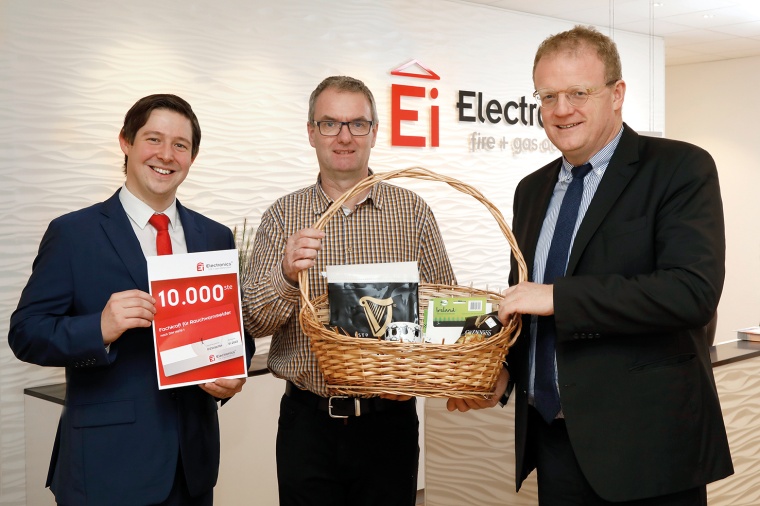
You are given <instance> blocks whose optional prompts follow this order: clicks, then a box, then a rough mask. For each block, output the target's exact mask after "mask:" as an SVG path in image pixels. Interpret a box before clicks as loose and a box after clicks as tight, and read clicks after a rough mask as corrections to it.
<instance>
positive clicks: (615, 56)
mask: <svg viewBox="0 0 760 506" xmlns="http://www.w3.org/2000/svg"><path fill="white" fill-rule="evenodd" d="M587 48H588V49H593V50H594V51H596V54H597V56H599V59H600V60H602V63H603V64H604V74H605V75H604V78H605V79H604V80H605V81H606V82H612V81H619V80H620V79H622V78H623V65H622V64H621V63H620V54H619V53H618V50H617V45H616V44H615V41H614V40H612V39H611V38H609V37H607V36H606V35H604V34H603V33H601V32H600V31H599V30H597V29H596V28H594V27H593V26H581V25H577V26H575V27H574V28H573V29H572V30H567V31H566V32H562V33H557V34H555V35H552V36H550V37H547V38H546V39H545V40H544V41H543V42H542V43H541V45H539V46H538V51H536V57H535V58H534V60H533V75H534V76H535V74H536V66H537V65H538V62H539V61H540V60H541V58H543V57H544V56H548V55H552V54H556V53H559V52H561V51H571V52H581V51H583V50H584V49H587Z"/></svg>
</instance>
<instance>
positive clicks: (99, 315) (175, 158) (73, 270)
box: [8, 95, 253, 506]
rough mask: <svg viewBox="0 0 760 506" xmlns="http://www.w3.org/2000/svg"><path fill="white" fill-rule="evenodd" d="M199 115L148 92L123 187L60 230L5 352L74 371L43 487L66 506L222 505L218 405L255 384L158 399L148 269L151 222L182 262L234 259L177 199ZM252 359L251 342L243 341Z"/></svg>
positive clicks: (214, 230)
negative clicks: (165, 226) (217, 490)
mask: <svg viewBox="0 0 760 506" xmlns="http://www.w3.org/2000/svg"><path fill="white" fill-rule="evenodd" d="M200 139H201V130H200V125H199V124H198V119H197V118H196V116H195V113H194V112H193V110H192V108H191V107H190V104H188V103H187V102H185V101H184V100H183V99H181V98H179V97H177V96H174V95H151V96H148V97H145V98H142V99H140V100H139V101H138V102H137V103H135V105H134V106H132V108H131V109H130V110H129V112H127V114H126V116H125V118H124V127H123V128H122V130H121V132H120V134H119V143H120V145H121V149H122V151H123V152H124V155H125V156H124V160H125V163H124V169H125V173H126V181H125V183H124V185H123V186H122V187H121V188H120V189H119V190H118V191H117V192H116V193H115V194H114V195H113V196H112V197H111V198H109V199H108V200H106V201H105V202H102V203H99V204H95V205H93V206H91V207H88V208H86V209H82V210H79V211H76V212H73V213H70V214H67V215H64V216H61V217H59V218H57V219H55V220H53V221H52V222H51V223H50V226H49V227H48V229H47V231H46V233H45V235H44V237H43V238H42V242H41V244H40V248H39V252H38V255H37V257H36V259H35V260H34V264H33V267H32V275H31V277H30V278H29V282H28V283H27V285H26V287H25V288H24V291H23V292H22V294H21V299H20V301H19V304H18V308H17V309H16V311H15V312H14V313H13V315H12V316H11V325H10V332H9V335H8V341H9V343H10V346H11V348H12V349H13V352H14V353H15V354H16V356H17V357H18V358H20V359H21V360H24V361H27V362H31V363H34V364H38V365H42V366H53V367H65V368H66V401H65V405H64V408H63V411H62V413H61V419H60V422H59V425H58V433H57V435H56V439H55V446H54V448H53V456H52V459H51V463H50V470H49V473H48V479H47V486H49V487H50V489H51V490H52V491H53V493H54V494H55V498H56V501H57V503H58V504H61V505H64V506H81V505H88V506H97V505H102V506H117V505H124V506H140V505H162V506H169V505H176V506H195V505H198V506H200V505H203V506H207V505H211V504H212V503H213V487H214V485H215V484H216V479H217V474H218V470H219V424H218V419H217V400H218V399H228V398H230V397H232V396H233V395H235V394H236V393H237V392H239V391H240V390H241V388H242V386H243V383H245V379H218V380H216V381H214V382H211V383H206V384H202V385H199V386H187V387H181V388H176V389H169V390H159V389H158V384H157V377H156V364H155V355H154V350H153V338H152V332H151V323H152V321H153V315H154V313H155V312H156V308H155V303H156V301H155V299H154V298H153V297H151V296H150V295H149V294H148V293H147V292H148V273H147V263H146V260H145V258H146V257H147V256H150V255H155V254H156V253H157V251H156V249H157V246H156V234H157V231H156V229H154V228H153V226H152V225H150V224H149V223H148V221H149V219H150V218H151V216H153V215H154V214H155V213H163V214H165V215H166V216H168V217H169V221H170V225H169V235H170V238H171V245H172V251H173V253H184V252H197V251H210V250H223V249H232V248H234V247H235V243H234V239H233V236H232V233H231V232H230V230H229V228H227V227H225V226H223V225H221V224H219V223H217V222H214V221H212V220H210V219H208V218H206V217H204V216H202V215H200V214H198V213H196V212H193V211H190V210H189V209H187V208H185V207H184V206H182V205H181V204H180V203H179V201H177V199H176V197H175V195H176V192H177V188H178V187H179V185H180V184H181V183H182V181H184V179H185V177H186V176H187V173H188V170H189V169H190V165H191V164H192V163H193V160H194V159H195V157H196V155H197V154H198V148H199V145H200ZM246 349H247V358H248V360H250V356H251V354H252V353H253V343H252V342H251V340H250V339H249V338H246Z"/></svg>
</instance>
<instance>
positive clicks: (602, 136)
mask: <svg viewBox="0 0 760 506" xmlns="http://www.w3.org/2000/svg"><path fill="white" fill-rule="evenodd" d="M605 76H606V74H605V68H604V63H602V60H601V59H599V57H598V56H597V54H596V52H595V51H594V50H593V49H590V48H588V47H585V48H580V49H579V50H578V51H568V50H562V51H560V52H555V53H550V54H547V55H545V56H543V57H542V58H541V59H540V60H539V61H538V63H537V64H536V67H535V71H534V73H533V83H534V85H535V87H536V89H537V90H544V89H549V90H554V91H563V90H566V89H567V88H570V87H572V86H576V85H580V86H582V87H583V88H588V89H591V90H594V91H593V92H592V93H591V95H590V97H589V99H588V102H586V103H585V104H583V105H581V106H572V105H570V104H569V103H568V101H567V97H566V96H565V94H564V93H560V96H559V101H558V102H557V105H556V106H555V107H554V108H553V109H548V110H547V109H543V108H542V109H541V115H542V118H543V122H544V129H545V130H546V135H547V136H548V137H549V140H551V141H552V143H553V144H554V145H555V146H556V147H557V149H559V150H560V151H561V152H562V154H563V155H564V156H565V158H566V159H567V161H568V162H570V163H572V164H573V165H582V164H584V163H586V162H588V161H589V159H590V158H591V157H592V156H593V155H595V154H596V153H598V152H599V151H600V150H601V149H602V148H603V147H604V146H605V145H607V144H608V143H609V142H610V141H611V140H612V139H613V138H614V137H615V135H617V133H618V132H619V131H620V127H621V126H622V124H623V117H622V108H623V99H624V97H625V82H623V81H617V82H616V83H615V84H612V85H610V86H605V85H604V83H605Z"/></svg>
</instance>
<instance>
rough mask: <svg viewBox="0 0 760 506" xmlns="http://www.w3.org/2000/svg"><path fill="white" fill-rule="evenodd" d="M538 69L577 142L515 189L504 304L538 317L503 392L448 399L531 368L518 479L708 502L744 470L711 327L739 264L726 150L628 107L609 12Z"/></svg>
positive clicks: (638, 499) (670, 501) (582, 495)
mask: <svg viewBox="0 0 760 506" xmlns="http://www.w3.org/2000/svg"><path fill="white" fill-rule="evenodd" d="M533 80H534V84H535V87H536V90H537V91H536V93H535V96H536V99H537V100H538V102H539V104H540V105H541V112H542V116H543V122H544V128H545V129H546V134H547V136H548V137H549V139H550V140H551V141H552V142H553V143H554V145H555V146H557V148H559V150H560V151H561V152H562V158H560V159H558V160H555V161H554V162H552V163H550V164H548V165H546V166H545V167H543V168H541V169H539V170H538V171H536V172H534V173H532V174H530V175H529V176H527V177H526V178H525V179H523V180H522V181H521V182H520V184H519V185H518V187H517V189H516V192H515V199H514V223H513V230H514V233H515V236H516V238H517V241H518V244H519V246H520V248H521V251H522V252H523V254H524V256H525V260H526V262H527V265H528V267H529V281H526V282H522V283H519V284H515V283H516V282H517V280H516V272H517V268H516V264H515V262H514V259H513V266H512V275H511V283H510V284H511V285H512V286H511V287H510V288H509V289H507V290H506V291H505V295H504V300H503V302H502V303H501V304H500V306H499V316H500V317H501V318H502V319H503V320H506V318H507V317H508V316H509V315H511V314H515V313H516V314H521V315H524V316H523V327H522V329H523V330H522V333H521V335H520V336H519V338H518V340H517V344H516V345H515V347H514V348H513V349H512V350H511V351H510V353H509V356H508V357H507V358H508V365H506V368H505V370H504V372H503V373H502V375H501V376H500V378H499V381H498V382H497V387H496V391H495V395H494V396H493V398H492V399H491V400H489V401H483V402H476V401H470V402H465V401H450V404H449V408H450V409H460V410H467V409H470V408H481V407H487V406H490V405H494V404H496V402H497V400H498V399H500V398H501V399H502V401H503V400H504V397H503V393H504V392H505V389H506V386H507V382H508V378H509V379H511V381H513V382H514V384H515V385H516V392H517V394H516V396H517V401H516V402H517V405H516V422H515V424H516V426H515V438H516V461H517V462H516V464H517V488H518V489H519V487H520V484H521V483H522V481H523V480H524V479H525V478H526V477H527V475H528V474H529V473H530V472H531V471H532V470H533V469H537V473H538V474H537V476H538V493H539V502H540V504H546V505H551V506H555V505H569V504H582V505H584V506H594V505H607V504H626V505H631V506H632V505H636V506H645V505H646V506H649V505H672V506H675V505H698V504H702V505H704V504H707V502H706V490H705V485H706V484H707V483H710V482H712V481H715V480H719V479H721V478H724V477H726V476H728V475H730V474H732V472H733V468H732V464H731V456H730V453H729V448H728V442H727V439H726V433H725V427H724V424H723V418H722V415H721V410H720V405H719V401H718V395H717V392H716V387H715V380H714V378H713V375H712V368H711V363H710V355H709V349H708V347H709V343H708V340H707V339H706V337H705V336H706V333H705V332H704V329H703V327H704V326H705V325H707V324H708V323H709V322H710V320H711V319H712V317H713V315H714V314H715V310H716V308H717V305H718V300H719V298H720V294H721V291H722V288H723V277H724V258H725V251H724V250H725V239H724V228H723V211H722V203H721V197H720V188H719V185H718V174H717V170H716V167H715V163H714V161H713V159H712V158H711V157H710V155H709V154H708V153H707V152H705V151H704V150H702V149H700V148H698V147H696V146H693V145H689V144H686V143H683V142H677V141H672V140H666V139H658V138H649V137H642V136H639V135H638V134H637V133H636V132H634V131H633V130H632V129H631V128H630V127H628V126H627V125H625V124H624V123H623V120H622V106H623V99H624V96H625V89H626V84H625V82H624V81H623V80H622V70H621V65H620V57H619V55H618V52H617V48H616V47H615V43H614V42H613V41H612V40H610V39H609V38H608V37H606V36H605V35H602V34H601V33H599V32H598V31H596V30H594V29H592V28H585V27H575V28H574V29H572V30H569V31H567V32H564V33H560V34H557V35H554V36H551V37H549V38H548V39H546V40H545V41H544V42H543V43H542V44H541V46H540V47H539V49H538V53H537V54H536V57H535V60H534V67H533ZM586 164H590V167H588V166H585V165H586ZM584 166H585V167H584ZM565 201H566V202H565ZM571 202H574V205H571ZM571 209H572V211H571ZM560 238H564V239H560ZM563 242H564V249H563V248H561V247H560V246H559V245H560V244H562V243H563Z"/></svg>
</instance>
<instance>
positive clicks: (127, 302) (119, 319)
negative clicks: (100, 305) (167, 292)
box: [100, 290, 156, 346]
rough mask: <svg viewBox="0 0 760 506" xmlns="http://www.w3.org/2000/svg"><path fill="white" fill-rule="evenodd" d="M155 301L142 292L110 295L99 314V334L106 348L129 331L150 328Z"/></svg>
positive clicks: (134, 291)
mask: <svg viewBox="0 0 760 506" xmlns="http://www.w3.org/2000/svg"><path fill="white" fill-rule="evenodd" d="M155 304H156V299H154V298H153V297H151V296H150V294H149V293H145V292H143V291H142V290H127V291H125V292H117V293H114V294H112V295H111V297H110V298H109V299H108V302H107V303H106V307H105V308H104V309H103V312H102V313H100V332H101V333H102V334H103V344H105V345H106V346H107V345H109V344H111V343H112V342H114V341H116V340H117V339H118V338H119V337H121V335H122V334H123V333H124V332H125V331H126V330H129V329H134V328H138V327H150V324H151V323H153V315H154V314H156V306H155Z"/></svg>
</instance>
